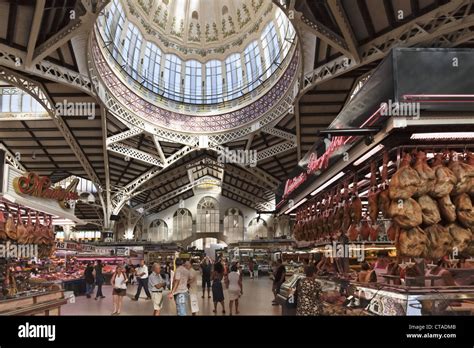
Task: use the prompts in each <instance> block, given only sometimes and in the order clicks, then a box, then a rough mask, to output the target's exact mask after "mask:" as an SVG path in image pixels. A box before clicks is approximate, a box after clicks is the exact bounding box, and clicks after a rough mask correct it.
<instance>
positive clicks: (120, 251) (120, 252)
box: [115, 247, 130, 256]
mask: <svg viewBox="0 0 474 348" xmlns="http://www.w3.org/2000/svg"><path fill="white" fill-rule="evenodd" d="M115 255H116V256H130V248H128V247H117V248H116V249H115Z"/></svg>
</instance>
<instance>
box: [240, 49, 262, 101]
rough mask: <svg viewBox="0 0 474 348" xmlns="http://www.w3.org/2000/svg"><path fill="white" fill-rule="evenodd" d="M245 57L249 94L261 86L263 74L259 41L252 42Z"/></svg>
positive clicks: (246, 50)
mask: <svg viewBox="0 0 474 348" xmlns="http://www.w3.org/2000/svg"><path fill="white" fill-rule="evenodd" d="M244 56H245V67H246V69H247V81H248V85H249V92H251V91H253V90H254V89H255V88H257V87H258V86H259V85H260V78H261V76H262V73H263V71H262V60H261V58H260V50H259V48H258V44H257V41H254V42H252V43H251V44H250V45H248V46H247V47H246V48H245V52H244Z"/></svg>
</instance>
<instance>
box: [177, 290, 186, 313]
mask: <svg viewBox="0 0 474 348" xmlns="http://www.w3.org/2000/svg"><path fill="white" fill-rule="evenodd" d="M174 300H175V302H176V312H177V313H178V316H185V315H187V313H186V312H187V309H188V301H189V294H188V293H187V292H186V293H181V294H176V295H174Z"/></svg>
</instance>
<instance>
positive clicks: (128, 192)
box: [112, 146, 198, 214]
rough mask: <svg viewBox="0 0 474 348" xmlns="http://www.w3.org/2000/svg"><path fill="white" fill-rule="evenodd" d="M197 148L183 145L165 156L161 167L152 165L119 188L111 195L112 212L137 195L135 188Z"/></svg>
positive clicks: (118, 209)
mask: <svg viewBox="0 0 474 348" xmlns="http://www.w3.org/2000/svg"><path fill="white" fill-rule="evenodd" d="M196 150H198V147H197V146H193V147H191V146H185V147H183V148H182V149H181V150H179V151H177V152H176V153H175V154H173V155H171V156H170V157H168V158H167V163H166V164H165V165H164V166H163V167H161V168H160V167H153V168H151V169H150V170H148V171H147V172H145V173H144V174H142V175H140V176H139V177H138V178H136V179H135V180H133V181H132V182H131V183H129V184H128V185H126V186H125V187H123V188H121V189H120V190H119V192H117V193H116V194H115V195H114V196H113V197H112V205H113V207H114V214H118V213H119V212H120V210H121V209H122V207H123V206H124V205H125V203H126V202H127V201H128V200H130V199H131V198H133V197H135V196H136V195H138V194H139V193H140V192H137V190H138V189H139V188H140V186H142V185H143V184H144V183H146V182H147V181H149V180H151V179H152V178H154V177H155V176H157V175H158V174H160V173H161V172H163V171H164V170H165V169H166V168H167V167H169V166H170V165H172V164H173V163H175V162H176V161H178V160H180V159H181V158H183V157H185V156H187V155H188V154H190V153H191V152H193V151H196Z"/></svg>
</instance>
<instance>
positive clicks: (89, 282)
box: [84, 262, 95, 298]
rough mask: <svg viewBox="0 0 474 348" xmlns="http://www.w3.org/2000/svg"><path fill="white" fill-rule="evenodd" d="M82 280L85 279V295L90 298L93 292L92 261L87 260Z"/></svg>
mask: <svg viewBox="0 0 474 348" xmlns="http://www.w3.org/2000/svg"><path fill="white" fill-rule="evenodd" d="M84 280H85V281H86V297H87V298H91V295H92V293H93V292H94V283H95V277H94V266H92V263H90V262H88V263H87V266H86V269H85V270H84Z"/></svg>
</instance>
